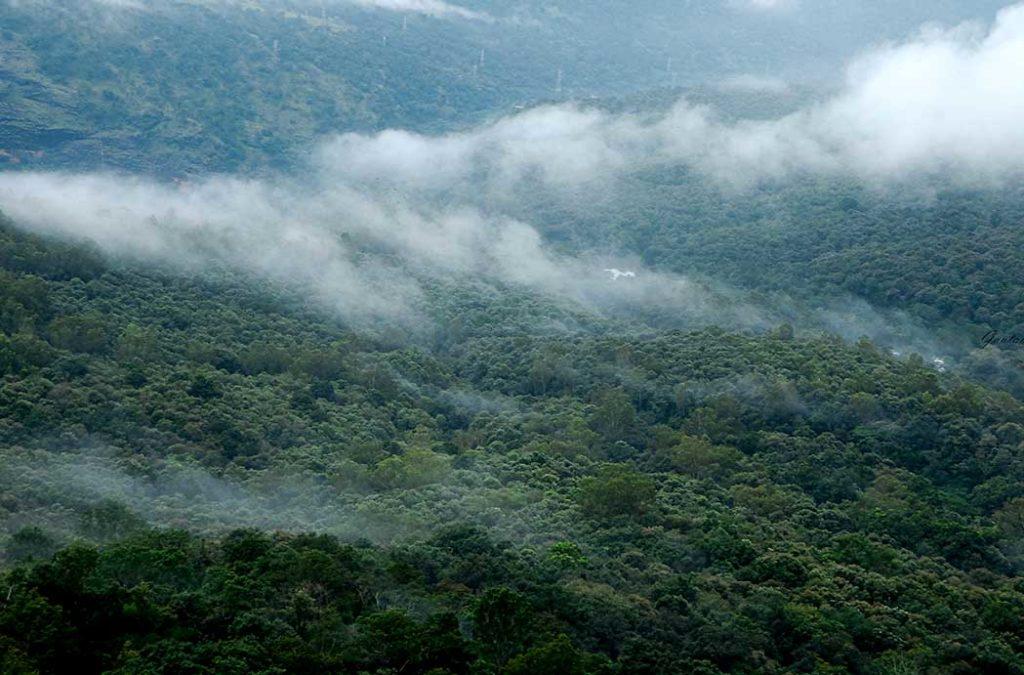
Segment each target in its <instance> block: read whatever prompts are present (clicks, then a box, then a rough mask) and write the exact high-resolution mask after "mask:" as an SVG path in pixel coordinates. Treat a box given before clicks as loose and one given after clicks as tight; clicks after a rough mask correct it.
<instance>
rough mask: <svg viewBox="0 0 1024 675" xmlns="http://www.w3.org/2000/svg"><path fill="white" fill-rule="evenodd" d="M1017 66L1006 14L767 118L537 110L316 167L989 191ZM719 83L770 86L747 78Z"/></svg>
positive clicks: (917, 44) (1018, 149)
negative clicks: (933, 185) (699, 177)
mask: <svg viewBox="0 0 1024 675" xmlns="http://www.w3.org/2000/svg"><path fill="white" fill-rule="evenodd" d="M1022 63H1024V5H1017V6H1014V7H1012V8H1009V9H1006V10H1004V11H1003V12H1002V13H1000V15H999V16H998V18H997V20H996V22H995V24H994V25H993V26H992V27H991V28H990V30H988V31H987V32H986V31H984V30H982V29H981V28H980V27H979V26H975V25H967V26H961V27H958V28H954V29H950V30H939V29H929V30H926V31H924V32H923V33H922V34H921V35H920V36H919V38H918V39H917V40H915V41H913V42H910V43H907V44H903V45H896V46H890V47H886V48H883V49H880V50H877V51H875V52H873V53H871V54H869V55H867V56H865V57H863V58H861V59H859V60H858V61H856V62H855V63H853V64H852V65H851V66H850V67H849V69H848V72H847V77H846V82H845V87H844V89H843V91H842V93H840V94H839V95H837V96H835V97H834V98H832V99H830V100H828V101H826V102H824V103H822V104H820V105H816V106H813V107H809V108H806V109H803V110H800V111H798V112H796V113H794V114H792V115H788V116H786V117H783V118H780V119H775V120H769V121H745V122H739V123H735V124H730V123H725V122H723V121H721V120H720V119H719V118H718V117H717V116H716V115H715V113H714V112H713V111H712V110H710V109H708V108H705V107H698V106H693V105H691V104H690V103H688V102H687V101H686V100H681V101H679V102H678V103H676V104H675V105H674V106H673V107H672V108H671V109H670V110H669V111H668V112H666V113H664V114H660V115H613V114H609V113H606V112H603V111H601V110H597V109H589V108H581V107H578V106H573V105H561V106H548V107H540V108H535V109H532V110H529V111H526V112H524V113H522V114H519V115H516V116H514V117H510V118H505V119H502V120H499V121H498V122H496V123H494V124H492V125H490V126H486V127H483V128H480V129H476V130H473V131H470V132H467V133H462V134H453V135H448V136H440V137H428V136H421V135H417V134H412V133H408V132H404V131H399V130H390V131H385V132H382V133H380V134H377V135H375V136H363V135H355V134H348V135H343V136H341V137H339V138H338V139H336V140H334V141H331V142H328V143H327V144H326V145H325V147H324V148H323V149H322V151H321V157H322V159H323V161H325V162H327V163H329V164H331V165H332V166H333V168H335V169H336V170H338V171H341V172H343V173H344V174H345V175H346V177H347V178H349V179H355V180H362V181H370V182H376V183H379V182H381V181H390V182H393V183H395V184H402V185H412V186H415V187H417V188H420V189H426V190H449V189H451V188H452V187H453V186H457V185H462V184H466V183H467V182H468V181H474V182H475V181H477V180H479V179H483V180H484V182H485V185H487V186H488V188H490V191H489V192H488V193H487V196H488V198H491V197H493V196H495V195H496V194H498V195H500V194H501V193H506V192H508V191H509V190H510V189H511V188H513V187H514V186H515V185H516V184H519V183H521V182H523V181H524V180H528V179H529V180H537V181H540V182H542V183H543V184H546V185H547V186H548V187H551V188H555V189H557V188H565V187H575V186H579V185H584V184H587V183H592V182H594V181H601V180H604V179H607V178H610V177H614V176H615V175H616V174H620V173H622V172H625V171H631V170H636V169H639V168H648V167H650V166H659V165H664V166H669V165H677V164H683V165H687V166H690V167H692V168H693V169H695V170H697V171H698V172H700V173H702V174H704V175H706V176H708V177H709V178H711V179H713V180H715V181H717V182H719V183H721V184H725V185H729V186H734V187H735V186H739V187H742V186H747V185H750V184H752V183H755V182H758V181H762V180H768V179H781V178H787V177H791V176H793V175H797V174H801V173H806V172H829V173H835V174H847V175H851V176H855V177H859V178H862V179H865V180H869V181H879V180H901V179H907V178H914V177H919V176H922V175H932V174H939V173H942V174H948V175H949V176H951V177H952V178H953V179H955V180H958V181H962V182H966V183H976V182H979V181H985V182H1001V181H1004V180H1006V179H1008V178H1012V177H1018V176H1019V174H1020V172H1021V171H1022V170H1024V125H1021V124H1020V120H1021V119H1024V77H1021V75H1020V67H1021V64H1022ZM723 86H725V87H730V86H744V87H745V88H748V89H750V88H752V87H758V86H760V88H761V89H766V88H772V89H774V90H779V88H780V87H782V86H784V85H781V83H779V82H778V81H775V80H770V79H767V78H752V77H747V78H735V79H732V80H729V81H726V82H724V83H723Z"/></svg>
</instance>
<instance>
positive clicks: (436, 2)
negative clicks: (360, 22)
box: [342, 0, 490, 21]
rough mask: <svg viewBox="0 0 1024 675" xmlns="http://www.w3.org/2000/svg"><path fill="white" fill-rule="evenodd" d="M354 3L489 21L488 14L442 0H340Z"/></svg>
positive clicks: (431, 14)
mask: <svg viewBox="0 0 1024 675" xmlns="http://www.w3.org/2000/svg"><path fill="white" fill-rule="evenodd" d="M342 1H343V2H348V3H351V4H354V5H361V6H364V7H373V8H375V9H385V10H389V11H393V12H410V13H414V14H425V15H427V16H435V17H457V18H460V19H472V20H477V21H489V20H490V16H489V15H487V14H485V13H483V12H476V11H473V10H470V9H466V8H465V7H460V6H459V5H453V4H451V3H448V2H443V1H442V0H342Z"/></svg>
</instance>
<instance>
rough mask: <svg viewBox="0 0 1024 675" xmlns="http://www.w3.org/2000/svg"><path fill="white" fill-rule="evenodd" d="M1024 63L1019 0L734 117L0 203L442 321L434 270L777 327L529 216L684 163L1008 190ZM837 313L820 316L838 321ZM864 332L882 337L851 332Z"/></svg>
mask: <svg viewBox="0 0 1024 675" xmlns="http://www.w3.org/2000/svg"><path fill="white" fill-rule="evenodd" d="M1020 63H1024V6H1020V5H1018V6H1014V7H1012V8H1009V9H1006V10H1005V11H1003V12H1002V13H1001V14H1000V15H999V17H998V18H997V20H996V21H995V23H994V24H993V25H992V26H991V27H989V28H988V29H987V30H985V29H984V28H983V27H981V26H977V25H966V26H960V27H957V28H954V29H949V30H940V29H936V28H930V29H927V30H924V31H922V32H921V34H920V35H919V36H918V38H917V39H916V40H914V41H912V42H909V43H906V44H901V45H892V46H888V47H884V48H881V49H878V50H876V51H874V52H872V53H870V54H867V55H865V56H864V57H862V58H861V59H859V60H857V61H856V62H855V63H853V64H852V65H851V66H850V68H849V70H848V75H847V79H846V83H845V87H844V89H843V90H842V92H841V93H839V94H838V95H836V96H834V97H833V98H831V99H830V100H827V101H825V102H822V103H820V104H817V105H813V106H811V107H808V108H805V109H802V110H800V111H798V112H796V113H793V114H791V115H787V116H785V117H782V118H780V119H775V120H768V121H763V120H761V121H740V122H736V123H728V122H725V121H722V120H720V119H719V118H717V117H716V114H715V113H714V112H713V111H712V110H710V109H707V108H702V107H695V106H692V105H690V104H689V103H688V102H686V101H685V100H681V101H679V102H678V103H677V104H675V105H674V106H672V107H671V108H670V109H669V110H668V111H666V112H661V113H649V114H640V113H636V114H613V113H609V112H606V111H604V110H601V109H599V108H593V107H581V106H579V105H571V104H570V105H553V106H541V107H538V108H534V109H530V110H527V111H525V112H522V113H520V114H517V115H514V116H511V117H507V118H503V119H499V120H497V121H495V122H493V123H491V124H488V125H485V126H483V127H480V128H476V129H471V130H468V131H465V132H461V133H454V134H448V135H442V136H424V135H420V134H415V133H410V132H406V131H401V130H388V131H383V132H380V133H378V134H374V135H361V134H343V135H340V136H337V137H334V138H330V139H326V140H324V141H323V142H322V143H321V144H320V145H319V147H317V148H316V149H315V150H314V151H313V152H312V155H311V158H310V160H309V162H308V163H307V165H306V168H305V170H303V171H296V172H294V173H292V174H290V175H278V176H276V177H263V178H247V177H232V176H208V177H199V178H196V179H190V180H182V181H180V182H177V183H168V182H159V181H156V180H152V179H148V178H146V177H141V176H128V175H123V174H117V173H96V174H65V173H36V172H7V173H3V174H0V208H2V209H3V211H4V212H6V213H7V214H8V215H9V216H11V217H12V218H13V219H14V221H15V222H16V223H17V224H18V225H19V226H20V227H23V228H26V229H29V230H31V231H34V232H39V233H44V234H49V235H56V236H60V237H65V238H73V239H82V240H91V241H93V242H95V243H96V244H97V245H98V246H99V248H100V249H101V250H103V251H105V252H107V253H109V254H111V255H114V256H128V257H130V258H133V259H135V260H137V261H141V262H143V263H144V262H146V261H160V262H164V263H170V264H173V265H176V266H179V267H181V268H183V269H187V270H190V271H195V270H201V269H203V268H204V266H206V265H208V264H211V263H215V264H219V265H227V266H229V267H232V268H234V269H237V270H241V271H244V272H247V273H251V274H253V275H254V276H256V277H258V278H261V279H266V280H270V281H272V282H275V283H282V284H289V285H297V286H298V287H300V288H302V289H306V290H307V291H308V292H309V294H310V295H311V296H312V297H313V298H314V299H315V300H316V301H317V302H319V303H321V304H322V305H323V306H324V307H326V308H327V309H329V310H331V311H335V312H337V313H339V314H340V315H341V316H343V317H344V318H346V319H347V320H350V321H352V322H354V323H359V322H368V323H371V322H375V321H388V322H391V323H398V324H400V325H403V326H406V327H408V328H409V329H410V330H413V329H414V327H421V326H423V325H425V324H426V323H429V321H428V317H425V316H424V313H423V309H422V305H423V303H422V295H423V288H422V283H421V282H422V280H423V279H424V278H439V279H459V278H466V279H473V280H489V281H493V282H494V283H499V284H515V285H517V286H521V287H524V288H526V289H530V290H533V291H535V292H538V293H542V294H546V295H549V296H552V297H555V298H560V299H564V300H565V301H567V302H571V303H577V304H580V305H582V306H583V307H586V308H588V309H589V310H592V311H594V312H597V313H599V314H608V315H611V316H614V315H616V313H619V312H623V311H626V312H631V313H634V314H635V313H637V312H640V313H642V312H644V311H651V312H653V313H655V314H656V315H658V316H659V317H662V318H664V317H665V316H675V317H678V321H677V323H678V324H679V325H700V324H707V323H716V324H718V325H722V326H724V327H735V328H755V329H756V328H764V327H767V326H770V325H772V323H774V322H777V321H779V320H780V319H787V318H789V319H791V318H793V317H792V315H793V314H794V310H792V308H787V307H785V306H777V307H763V306H757V305H755V304H754V303H752V302H749V301H748V300H746V299H745V297H744V296H742V295H741V294H739V293H737V292H736V291H734V290H730V289H728V288H725V287H722V286H721V285H717V284H715V283H713V282H711V281H708V280H703V279H694V278H688V277H684V276H678V275H672V274H666V273H662V272H659V271H657V270H653V269H647V268H645V267H644V266H643V265H642V264H641V263H640V262H639V261H638V260H637V259H636V258H634V257H632V256H630V255H629V254H625V253H622V252H616V251H614V250H609V249H608V247H605V246H603V245H602V244H600V243H599V242H595V245H594V249H593V250H592V251H580V250H565V248H564V247H562V248H557V247H555V246H553V245H551V244H549V243H548V242H547V241H546V240H545V237H544V236H543V234H542V232H543V227H542V226H540V225H534V224H531V223H528V222H524V221H523V220H522V219H520V218H516V217H514V216H513V215H512V214H513V212H516V211H521V209H520V208H519V207H520V206H521V205H522V204H524V203H529V202H530V201H531V200H535V199H537V198H538V197H539V196H540V195H544V196H545V197H544V198H546V199H553V200H555V201H557V200H560V199H565V200H572V201H573V202H574V203H575V204H579V203H584V204H585V203H586V201H587V200H588V199H589V198H591V197H593V198H595V199H596V198H599V197H600V196H601V195H603V194H607V193H609V192H614V188H615V186H616V185H617V183H618V181H619V179H620V178H621V177H622V176H624V175H626V174H629V173H633V172H637V171H640V170H650V169H652V168H654V169H658V168H666V169H668V168H672V167H678V166H685V167H688V168H689V169H690V170H691V171H692V172H693V173H694V174H695V175H697V176H699V178H694V180H706V181H707V182H708V186H709V189H712V190H717V191H720V194H721V198H723V199H727V198H728V195H729V194H730V191H735V190H744V189H749V188H751V187H753V186H755V185H759V184H764V183H765V182H766V181H784V180H798V179H800V177H801V176H806V175H819V174H823V173H828V174H835V175H842V176H850V177H853V178H856V179H859V180H863V181H865V182H867V183H869V184H873V185H879V186H884V185H886V184H888V183H893V182H901V181H919V180H921V179H922V178H928V177H936V176H941V177H942V180H947V181H953V182H954V183H957V184H968V185H999V184H1002V183H1004V182H1006V181H1009V180H1013V179H1016V178H1018V177H1019V176H1021V175H1022V173H1021V172H1022V169H1024V127H1022V126H1021V125H1020V119H1021V117H1022V113H1024V79H1022V78H1020V77H1019V65H1020ZM611 270H620V271H628V272H630V273H632V274H631V275H616V274H614V273H613V272H611ZM832 314H834V312H832V311H831V310H826V316H825V317H822V316H820V315H819V316H814V317H811V318H810V319H809V325H810V326H811V327H828V326H829V325H830V324H832V323H835V321H834V320H833V318H834V317H833V318H830V316H831V315H832ZM797 318H800V317H797ZM841 323H842V322H841ZM844 325H846V324H844ZM857 331H861V332H864V333H869V334H871V331H870V330H868V329H862V328H861V327H859V326H857V327H855V328H853V329H848V328H847V330H845V331H844V332H857ZM875 332H877V331H875Z"/></svg>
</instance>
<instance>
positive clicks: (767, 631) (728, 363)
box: [0, 228, 1024, 673]
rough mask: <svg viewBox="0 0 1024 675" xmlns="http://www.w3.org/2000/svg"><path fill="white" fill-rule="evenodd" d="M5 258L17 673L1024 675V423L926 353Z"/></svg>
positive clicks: (441, 298)
mask: <svg viewBox="0 0 1024 675" xmlns="http://www.w3.org/2000/svg"><path fill="white" fill-rule="evenodd" d="M3 250H4V267H5V272H4V278H3V287H4V296H5V305H4V308H3V319H2V320H3V325H4V328H5V331H6V337H5V338H4V344H3V357H2V359H3V360H2V362H3V368H4V372H5V376H4V388H3V398H2V401H0V405H2V406H3V408H2V409H3V414H2V418H3V419H4V420H5V424H4V428H3V429H2V432H0V433H2V444H3V447H4V449H3V453H4V458H3V463H2V466H3V469H2V472H3V473H2V479H3V480H2V483H3V485H5V488H4V493H3V501H2V508H3V509H4V511H5V516H4V521H5V522H7V523H8V527H9V530H8V532H7V534H6V543H5V549H6V552H7V553H6V562H7V564H8V566H13V569H11V570H10V571H8V572H7V573H6V574H5V577H4V581H3V583H4V585H5V587H6V589H7V597H6V600H5V601H4V602H3V604H2V607H0V630H2V634H3V636H4V637H3V638H2V639H3V641H4V644H5V648H6V656H5V662H4V669H5V670H6V671H10V672H31V671H33V670H35V669H39V670H42V671H45V672H64V671H69V670H72V669H81V668H82V667H83V666H82V664H88V665H87V666H86V669H87V670H90V671H92V670H95V671H100V670H104V671H118V672H139V671H140V670H147V669H153V668H156V669H158V670H159V669H162V668H167V669H171V670H176V671H182V670H184V671H187V672H205V671H210V672H240V673H241V672H252V671H253V670H263V671H274V670H275V669H282V670H287V671H290V672H293V671H306V670H320V669H324V668H327V669H338V670H346V669H359V670H368V671H372V672H390V671H388V669H393V670H398V671H412V672H426V671H428V670H430V669H431V668H441V669H443V671H444V672H468V671H470V670H474V671H475V670H480V669H482V670H484V671H488V670H493V669H499V670H501V672H515V673H518V672H522V673H537V672H550V673H555V672H613V671H614V672H783V671H804V670H813V669H816V670H818V671H822V670H823V669H824V670H827V669H832V670H837V671H844V670H853V671H860V672H905V671H906V669H910V671H911V672H913V671H914V670H926V669H929V668H934V669H937V670H939V671H942V672H980V671H984V672H1018V671H1019V670H1020V669H1021V668H1022V667H1024V664H1022V656H1021V649H1022V647H1024V645H1021V643H1020V635H1021V632H1020V631H1021V626H1020V623H1019V622H1020V618H1021V607H1022V606H1024V594H1022V591H1021V589H1020V587H1019V583H1018V582H1017V581H1016V576H1015V575H1016V574H1017V573H1018V572H1019V570H1020V566H1021V564H1024V558H1022V557H1021V556H1022V553H1024V548H1022V543H1024V542H1022V538H1024V529H1022V527H1021V512H1022V508H1024V490H1022V488H1021V486H1022V484H1024V483H1022V480H1021V479H1022V477H1024V476H1022V474H1024V464H1022V462H1021V459H1020V452H1021V444H1022V442H1024V426H1022V425H1024V408H1022V406H1021V404H1020V403H1019V402H1017V401H1016V400H1014V399H1012V398H1010V397H1009V396H1007V395H1005V394H1000V393H995V392H992V391H986V390H985V389H983V388H980V387H978V386H977V385H972V384H970V383H967V382H963V381H958V380H956V379H954V378H951V377H948V376H940V375H938V374H937V373H936V372H935V371H934V370H933V369H931V368H929V367H927V366H926V365H925V364H923V363H922V362H921V361H920V359H918V360H916V361H915V360H914V359H911V360H909V361H907V360H896V359H893V358H891V357H889V356H887V355H886V354H884V353H882V352H880V351H879V350H878V349H877V348H875V347H874V346H873V345H871V344H870V343H868V342H862V343H860V344H844V343H842V342H841V341H839V340H837V339H834V338H828V337H822V338H817V339H798V338H793V337H792V334H791V332H790V331H789V329H788V328H785V327H784V328H782V329H780V330H779V331H776V332H773V333H768V334H764V335H761V336H744V335H737V334H729V333H725V332H723V331H721V330H717V329H708V330H703V331H697V332H673V333H664V334H660V335H650V334H643V333H642V332H641V333H636V334H634V333H630V332H625V333H624V332H621V331H620V330H617V329H613V328H611V327H605V328H602V327H601V325H600V323H598V324H595V325H594V326H592V328H591V329H589V330H587V331H585V332H581V333H579V334H577V335H575V336H566V335H559V336H552V337H545V336H543V335H534V336H530V335H526V334H519V335H516V334H514V333H515V331H513V334H512V335H509V334H508V333H509V331H508V330H507V329H506V328H505V327H504V323H505V322H506V321H508V322H511V323H512V325H515V323H516V322H518V321H519V320H520V318H519V315H521V314H522V313H527V314H533V315H534V316H541V315H543V314H544V313H546V312H549V311H555V310H544V308H543V306H540V307H538V306H537V305H536V304H535V302H534V301H529V300H527V299H523V300H521V301H518V302H512V303H511V304H509V305H508V306H507V307H505V308H504V309H501V310H491V312H490V313H489V314H488V319H487V321H485V322H474V321H472V320H471V317H472V312H473V310H472V307H473V305H474V304H477V303H478V302H479V301H478V300H475V299H474V298H473V297H472V296H462V297H461V298H460V297H459V296H450V295H447V294H439V295H438V296H437V297H435V298H434V299H433V300H432V301H431V302H432V305H433V309H432V312H434V313H436V315H438V316H441V315H444V314H445V313H452V314H463V315H465V316H466V317H467V318H468V319H470V320H468V321H466V322H465V323H464V324H463V325H464V326H465V328H464V331H463V332H462V333H461V334H460V335H458V336H457V337H453V338H451V339H445V338H443V337H442V338H439V342H438V343H437V344H436V345H433V346H432V347H431V348H430V349H428V348H426V347H423V346H421V347H416V346H408V345H395V344H389V343H388V341H387V340H386V339H384V338H369V337H360V336H359V335H357V334H354V333H353V332H352V331H351V330H349V329H346V328H344V327H343V326H341V325H339V324H338V323H337V322H332V321H329V320H325V319H323V318H322V315H318V314H317V313H315V312H308V311H304V310H301V309H299V308H298V307H299V305H297V304H296V303H295V302H293V301H291V300H289V299H287V298H285V299H281V298H275V297H273V296H272V295H268V294H267V293H266V292H265V291H263V290H260V289H258V288H253V287H252V285H251V284H248V283H246V284H244V285H242V284H241V283H240V280H238V279H235V278H232V277H231V276H230V275H229V276H224V277H222V278H221V279H220V280H216V279H200V278H196V279H183V278H181V277H178V276H167V275H164V274H160V273H156V272H143V271H141V270H139V269H133V268H132V267H130V266H125V265H122V264H113V265H112V264H110V263H107V262H105V261H104V260H103V259H100V258H97V257H96V256H95V254H90V253H89V252H88V251H83V250H82V249H81V248H75V247H70V246H66V245H58V244H56V243H54V242H49V241H45V240H40V239H37V238H34V237H31V236H26V235H22V234H17V233H15V232H14V231H12V230H10V229H9V228H8V229H6V230H5V231H4V240H3ZM243 527H244V528H248V529H244V530H237V529H236V528H243ZM183 530H187V531H188V532H191V534H190V533H187V532H186V531H183ZM304 531H308V532H317V533H321V534H317V535H302V534H297V533H299V532H304ZM273 532H278V533H277V534H274V533H273ZM285 532H289V533H291V534H285ZM335 537H340V539H337V538H335ZM74 542H78V543H74ZM85 542H89V543H85ZM63 547H67V548H63ZM54 552H57V555H56V557H54V558H53V559H52V560H50V556H51V554H53V553H54ZM33 561H34V562H33ZM900 669H904V670H902V671H901V670H900ZM439 672H440V671H439Z"/></svg>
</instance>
